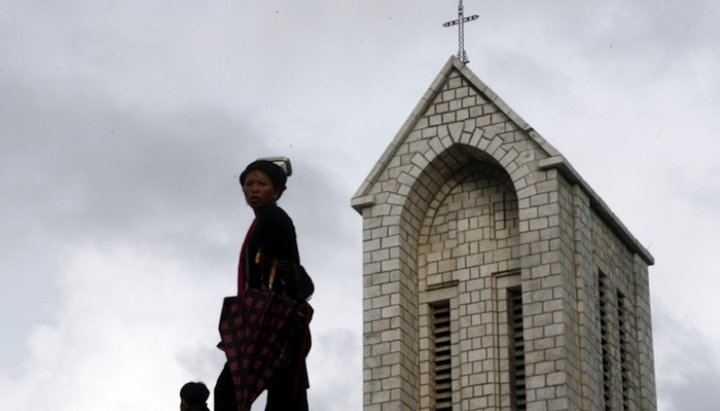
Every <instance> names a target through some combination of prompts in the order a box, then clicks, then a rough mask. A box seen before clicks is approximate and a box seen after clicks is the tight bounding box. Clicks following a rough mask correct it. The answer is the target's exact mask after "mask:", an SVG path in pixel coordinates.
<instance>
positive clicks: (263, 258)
mask: <svg viewBox="0 0 720 411" xmlns="http://www.w3.org/2000/svg"><path fill="white" fill-rule="evenodd" d="M245 255H246V256H248V257H247V259H248V261H247V262H246V264H247V265H246V269H245V272H246V273H249V275H248V276H247V280H246V282H247V286H248V287H253V288H259V287H260V286H261V285H263V284H264V285H267V284H268V277H269V274H270V267H271V266H272V263H273V260H277V261H278V262H279V264H278V266H277V270H276V273H275V280H274V282H273V285H272V290H273V291H274V292H277V293H279V294H285V295H287V296H289V297H291V298H295V296H296V291H295V284H294V282H293V281H292V280H291V279H292V276H291V275H290V270H289V267H288V264H287V262H293V263H297V264H300V255H299V252H298V246H297V239H296V234H295V226H294V225H293V222H292V219H290V216H289V215H288V214H287V213H286V212H285V210H283V209H282V208H280V207H278V206H277V205H269V206H267V207H265V208H263V209H262V210H260V211H259V212H258V213H257V215H256V216H255V228H254V230H253V232H252V234H251V235H250V237H249V238H248V242H247V249H246V250H245ZM305 338H307V339H308V340H307V341H303V336H302V335H298V337H297V340H296V341H293V342H292V344H293V345H295V346H297V347H298V348H299V347H301V346H302V345H306V346H307V347H306V349H308V350H309V345H310V341H309V334H308V336H307V337H305ZM306 354H307V353H306V352H305V353H296V355H298V357H296V359H295V360H294V361H292V362H291V364H292V365H291V366H290V367H289V368H288V369H287V370H284V372H283V374H285V375H284V376H282V377H280V380H281V381H283V380H284V381H283V382H282V383H280V384H285V385H287V384H288V382H289V381H290V382H292V383H291V384H290V385H295V384H299V385H300V387H302V388H306V387H308V386H309V381H308V376H307V368H306V365H305V360H304V357H305V355H306ZM298 367H299V368H300V369H299V370H298ZM297 377H299V379H300V381H296V378H297Z"/></svg>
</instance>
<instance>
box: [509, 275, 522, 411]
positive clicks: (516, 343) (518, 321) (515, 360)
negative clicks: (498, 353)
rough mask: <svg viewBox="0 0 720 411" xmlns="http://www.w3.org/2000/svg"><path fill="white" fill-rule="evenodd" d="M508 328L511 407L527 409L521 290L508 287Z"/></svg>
mask: <svg viewBox="0 0 720 411" xmlns="http://www.w3.org/2000/svg"><path fill="white" fill-rule="evenodd" d="M508 329H509V331H510V335H509V337H510V338H509V340H510V347H509V354H510V384H511V389H512V401H513V409H515V410H525V409H527V397H526V394H525V341H524V340H523V310H522V291H521V289H520V287H513V288H508Z"/></svg>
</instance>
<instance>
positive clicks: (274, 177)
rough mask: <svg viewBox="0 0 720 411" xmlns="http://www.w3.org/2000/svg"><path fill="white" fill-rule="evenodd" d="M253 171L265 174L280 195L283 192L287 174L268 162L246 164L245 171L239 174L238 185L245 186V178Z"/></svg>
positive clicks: (258, 161) (259, 161)
mask: <svg viewBox="0 0 720 411" xmlns="http://www.w3.org/2000/svg"><path fill="white" fill-rule="evenodd" d="M255 170H260V171H262V172H263V173H265V174H267V175H268V177H270V181H272V183H273V185H274V186H275V187H276V188H277V189H278V190H280V193H282V192H283V191H285V188H286V187H285V183H287V174H286V173H285V170H283V169H282V167H280V166H279V165H277V164H275V163H273V162H272V161H269V160H256V161H253V162H252V163H250V164H248V166H247V167H245V171H243V172H242V174H240V185H245V177H247V175H248V174H249V173H250V172H251V171H255Z"/></svg>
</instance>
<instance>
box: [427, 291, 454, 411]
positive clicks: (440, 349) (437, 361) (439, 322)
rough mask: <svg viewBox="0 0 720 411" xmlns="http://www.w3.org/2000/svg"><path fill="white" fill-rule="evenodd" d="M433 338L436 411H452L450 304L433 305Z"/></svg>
mask: <svg viewBox="0 0 720 411" xmlns="http://www.w3.org/2000/svg"><path fill="white" fill-rule="evenodd" d="M431 310H432V336H433V343H434V346H433V355H434V359H433V367H432V368H433V385H434V391H435V410H436V411H452V355H451V338H450V337H451V334H450V302H449V301H447V300H445V301H440V302H436V303H433V304H432V305H431Z"/></svg>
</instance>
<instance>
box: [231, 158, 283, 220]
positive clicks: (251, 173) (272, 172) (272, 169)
mask: <svg viewBox="0 0 720 411" xmlns="http://www.w3.org/2000/svg"><path fill="white" fill-rule="evenodd" d="M286 182H287V175H286V174H285V171H283V169H282V168H281V167H280V166H278V165H277V164H275V163H273V162H272V161H268V160H257V161H253V162H252V163H250V164H249V165H248V166H247V167H246V168H245V171H243V172H242V174H240V184H241V185H242V188H243V194H244V195H245V201H247V203H248V205H249V206H250V207H252V208H253V209H254V210H258V209H261V208H263V207H265V206H268V205H270V204H275V202H276V201H277V200H278V199H279V198H280V196H281V195H282V193H283V191H285V183H286Z"/></svg>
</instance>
